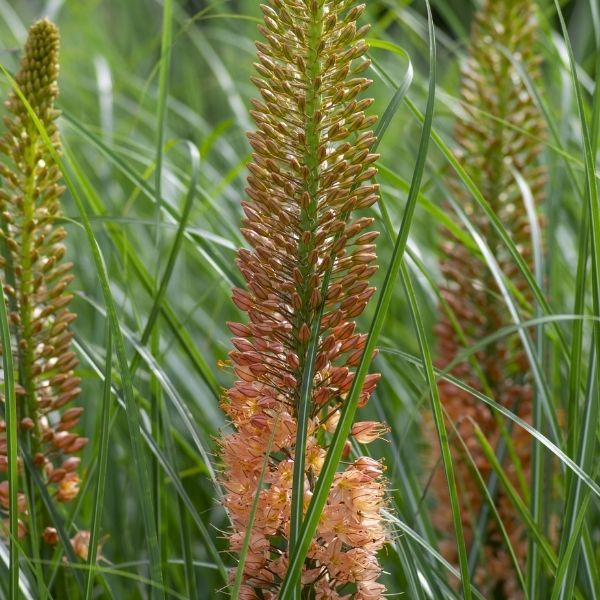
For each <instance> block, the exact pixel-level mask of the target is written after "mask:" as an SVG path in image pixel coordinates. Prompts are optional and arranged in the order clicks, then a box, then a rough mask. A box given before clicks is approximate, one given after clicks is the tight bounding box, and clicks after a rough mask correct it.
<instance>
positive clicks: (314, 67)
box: [220, 0, 385, 598]
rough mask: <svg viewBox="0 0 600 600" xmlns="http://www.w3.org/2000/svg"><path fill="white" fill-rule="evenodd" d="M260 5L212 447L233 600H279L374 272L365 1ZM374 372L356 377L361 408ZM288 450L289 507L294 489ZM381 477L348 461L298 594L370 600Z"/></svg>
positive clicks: (359, 341)
mask: <svg viewBox="0 0 600 600" xmlns="http://www.w3.org/2000/svg"><path fill="white" fill-rule="evenodd" d="M261 8H262V10H263V13H264V25H263V26H261V27H260V31H261V33H262V34H263V35H264V38H265V41H264V42H258V43H257V49H258V62H257V63H256V65H255V66H256V70H257V71H258V74H259V77H256V78H254V79H253V81H254V83H255V85H256V86H257V88H258V90H259V92H260V95H261V96H262V99H260V100H253V111H252V117H253V119H254V121H255V123H256V127H257V128H256V131H254V132H253V133H250V134H249V135H248V137H249V140H250V144H251V145H252V148H253V150H254V153H253V159H252V162H251V163H250V165H249V167H248V168H249V171H250V175H249V177H248V188H247V190H246V191H247V195H248V200H247V201H244V202H243V203H242V207H243V210H244V213H245V218H244V220H243V224H242V233H243V235H244V237H245V238H246V240H247V242H248V244H249V245H250V249H241V250H240V251H239V252H238V258H237V264H238V266H239V268H240V270H241V272H242V275H243V276H244V278H245V280H246V282H247V287H246V289H235V290H234V292H233V301H234V303H235V305H236V306H237V307H238V308H239V309H240V310H242V311H244V312H246V313H247V315H248V321H247V322H246V323H230V324H229V327H230V329H231V331H232V332H233V334H234V336H235V337H234V338H233V345H234V346H235V350H234V351H232V352H231V353H230V357H231V360H232V363H233V365H234V371H235V374H236V375H237V377H238V380H237V381H236V382H235V384H234V385H233V387H232V388H231V389H229V390H228V392H227V393H226V395H225V396H224V398H223V409H224V410H225V412H226V413H227V415H228V416H229V418H230V420H231V424H232V426H233V433H229V434H226V435H224V436H223V437H222V439H221V440H220V444H221V457H222V460H223V463H224V470H223V475H222V481H223V484H224V487H225V490H226V495H225V506H226V508H227V509H228V511H229V513H230V516H231V519H232V523H233V532H232V533H231V534H230V536H229V540H230V548H231V550H232V551H233V552H236V553H237V552H240V551H241V549H242V547H243V545H244V539H245V537H247V536H248V539H249V544H248V553H247V555H246V558H245V562H244V565H243V573H242V583H243V585H242V587H241V596H240V597H244V598H275V597H277V593H278V589H279V585H280V583H281V580H282V578H283V576H284V575H285V572H286V568H287V562H288V558H289V547H290V540H291V538H293V533H292V532H291V531H290V528H291V523H292V521H293V520H294V518H293V516H292V513H291V509H292V505H299V507H300V508H301V509H302V507H304V508H306V506H307V504H308V502H309V501H310V498H311V495H312V490H313V489H314V486H315V483H316V481H317V479H318V477H319V473H320V470H321V467H322V465H323V461H324V458H325V455H326V452H327V448H328V445H329V440H330V437H331V433H332V432H333V430H334V429H335V426H336V423H337V418H338V415H339V409H340V407H341V406H342V405H343V402H344V400H345V397H346V395H347V393H348V391H349V389H350V387H351V384H352V381H353V377H354V373H353V367H355V366H356V365H357V363H358V361H359V359H360V356H361V353H362V349H363V347H364V344H365V340H366V335H364V334H361V333H358V332H357V331H356V326H355V323H354V319H355V318H356V317H358V316H359V315H360V314H361V313H362V312H363V310H364V308H365V307H366V305H367V303H368V301H369V299H370V297H371V296H372V295H373V293H374V291H375V290H374V288H372V287H370V286H369V283H368V280H369V277H370V276H371V275H372V274H373V273H374V272H375V270H376V268H377V267H376V266H375V265H374V264H373V262H374V260H375V258H376V255H375V246H374V241H375V239H376V237H377V232H374V231H370V230H369V226H370V225H371V223H372V221H373V219H371V218H369V217H366V216H359V215H357V214H356V212H357V211H360V210H361V209H365V208H368V207H369V206H371V205H372V204H373V203H374V202H376V200H377V189H378V187H377V185H375V184H372V183H371V180H372V178H373V176H374V175H375V173H376V170H375V168H374V167H373V166H372V164H373V163H374V162H375V161H376V159H377V155H375V154H372V153H371V152H370V148H371V146H372V145H373V143H374V142H375V136H374V134H373V132H372V131H371V127H372V126H373V124H374V123H375V121H376V117H374V116H367V115H366V114H365V110H366V109H367V108H368V107H369V106H370V105H371V103H372V100H371V99H369V98H361V97H360V94H361V93H362V92H363V91H364V90H365V89H366V88H367V87H368V86H369V85H370V84H371V81H370V80H368V79H366V78H364V77H363V76H362V73H363V72H364V71H365V70H366V68H367V67H368V65H369V62H368V61H367V60H365V59H364V58H363V57H364V54H365V52H366V51H367V44H366V42H365V41H364V35H365V33H366V31H367V30H368V27H367V26H363V27H358V26H357V19H358V18H359V17H360V16H361V14H362V13H363V11H364V5H360V6H353V2H352V1H349V0H332V1H329V2H326V1H323V0H272V3H271V6H262V7H261ZM321 313H322V318H321V320H320V326H319V327H318V335H317V338H316V339H314V336H313V334H312V333H311V332H312V331H313V330H315V331H316V326H315V321H316V319H318V318H319V315H320V314H321ZM313 347H316V359H315V362H314V376H313V377H312V378H310V377H309V379H310V381H308V384H309V394H308V399H309V404H308V410H307V420H306V421H303V422H302V423H301V424H302V425H303V427H304V426H305V427H306V432H307V435H306V438H305V439H302V434H301V435H300V438H301V439H300V442H301V446H302V448H297V447H296V442H297V432H298V425H299V423H298V419H299V418H302V417H301V415H299V407H300V403H301V398H302V397H303V389H302V382H303V379H304V378H305V374H306V370H307V369H308V368H309V367H310V349H311V348H313ZM309 374H310V371H309ZM378 378H379V375H377V374H373V375H370V376H368V378H367V380H366V381H365V384H364V387H363V390H362V396H361V405H364V404H365V403H366V402H367V400H368V398H369V396H370V394H371V393H372V391H373V390H374V388H375V385H376V382H377V380H378ZM300 431H302V429H301V430H300ZM384 431H385V428H384V426H383V425H382V424H380V423H377V422H362V423H356V424H355V425H354V428H353V431H352V435H353V436H354V438H355V439H356V440H357V441H358V442H363V443H368V442H371V441H373V440H375V439H377V438H378V437H379V436H380V435H381V434H382V433H383V432H384ZM302 442H304V443H302ZM349 449H350V448H349ZM297 452H298V456H299V457H300V458H299V459H298V460H299V462H300V463H301V471H302V472H303V474H304V477H303V479H304V484H303V486H302V485H301V487H302V488H303V490H302V496H303V497H301V498H298V497H297V496H296V497H295V498H294V497H293V494H292V482H293V479H294V466H295V459H296V455H297ZM302 457H303V458H304V460H302ZM263 466H265V467H266V468H265V472H264V480H263V481H261V472H262V471H263ZM298 468H299V467H296V470H298ZM382 471H383V467H382V465H381V464H380V463H379V462H378V461H376V460H374V459H371V458H367V457H358V458H356V459H355V460H354V461H352V462H350V463H349V464H347V465H346V467H345V468H344V470H343V471H340V472H339V473H337V475H336V478H335V481H334V484H333V486H332V489H331V492H330V496H329V500H328V503H327V506H326V508H325V510H324V512H323V515H322V517H321V521H320V523H319V527H318V529H317V535H316V536H315V538H314V540H313V542H312V544H311V546H310V549H309V552H308V555H307V558H306V561H305V564H304V568H303V573H302V586H303V588H304V589H305V593H307V594H312V595H311V596H310V597H315V598H339V597H349V596H353V597H355V598H379V597H380V596H381V594H382V593H383V592H384V591H385V588H384V587H383V585H381V584H379V583H377V581H376V580H377V578H378V576H379V574H380V566H379V564H378V561H377V557H376V552H377V551H378V550H379V549H380V548H381V547H382V546H383V544H384V541H385V531H384V527H383V523H382V518H381V515H380V510H381V508H382V505H383V497H384V488H383V480H382V478H381V475H382ZM261 484H262V487H261ZM257 494H258V497H257V509H256V512H255V513H254V514H252V504H253V500H254V498H255V497H256V496H257ZM251 514H252V517H253V518H251ZM300 516H301V515H300Z"/></svg>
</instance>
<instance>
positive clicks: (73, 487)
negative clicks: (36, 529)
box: [0, 20, 87, 540]
mask: <svg viewBox="0 0 600 600" xmlns="http://www.w3.org/2000/svg"><path fill="white" fill-rule="evenodd" d="M58 51H59V34H58V29H57V28H56V26H55V25H54V24H53V23H51V22H50V21H48V20H42V21H38V22H36V23H34V24H33V25H32V27H31V28H30V30H29V36H28V39H27V44H26V46H25V54H24V57H23V58H22V60H21V68H20V70H19V72H18V73H17V75H16V78H15V79H16V82H17V84H18V86H19V89H20V91H21V93H22V94H23V96H24V97H25V98H26V100H27V102H28V103H29V105H30V107H31V109H32V110H33V111H34V112H35V114H36V115H37V117H38V118H39V120H40V122H41V124H42V125H43V126H44V128H45V130H46V132H47V134H48V136H49V138H50V140H51V143H52V145H53V147H54V149H55V150H57V151H58V150H59V148H60V139H59V132H58V128H57V126H56V123H55V120H56V117H57V116H58V111H56V110H55V108H54V102H55V99H56V97H57V94H58V86H57V77H58ZM6 107H7V109H8V111H9V113H11V116H10V117H7V118H6V119H5V124H6V129H7V131H6V133H5V134H4V135H3V136H2V138H1V139H0V152H1V153H2V154H4V155H5V157H6V159H5V160H4V161H3V162H2V163H0V175H1V176H2V179H3V182H2V188H1V189H0V242H1V246H2V248H3V256H2V258H1V259H0V266H1V268H2V284H3V286H4V291H5V293H6V295H7V300H8V306H9V321H10V328H11V332H10V333H11V340H12V343H13V348H12V352H13V361H14V364H15V381H16V382H17V385H16V392H17V401H18V406H17V410H18V418H19V425H20V429H21V432H22V436H28V437H29V447H30V448H31V453H32V460H33V463H34V464H35V465H36V466H37V467H38V468H39V469H40V471H41V474H42V476H43V478H44V481H45V482H46V484H47V486H48V487H49V489H50V490H51V492H52V493H53V495H54V497H55V498H56V500H57V501H59V502H69V501H71V500H73V498H75V496H76V495H77V493H78V491H79V484H80V480H79V476H78V474H77V469H78V466H79V463H80V458H78V457H77V456H75V454H77V452H79V451H80V450H81V449H82V448H83V447H84V446H85V444H86V442H87V440H86V438H83V437H80V436H79V435H78V434H77V433H75V432H74V431H73V429H74V428H75V426H76V425H77V423H78V422H79V420H80V418H81V414H82V411H83V409H82V408H80V407H71V408H69V407H68V405H69V404H70V403H71V402H72V400H73V399H74V398H75V397H76V396H77V395H78V394H79V392H80V391H81V390H80V387H79V385H80V380H79V378H78V377H77V376H76V375H75V374H74V369H75V367H76V365H77V358H76V356H75V353H74V352H73V351H72V350H71V340H72V337H73V333H72V332H71V331H70V329H69V325H70V323H71V322H72V321H73V320H74V319H75V315H74V314H73V313H72V312H70V311H69V309H68V305H69V303H70V301H71V299H72V297H73V295H72V294H70V293H69V292H68V290H67V288H68V286H69V284H70V283H71V281H72V279H73V276H72V275H71V274H70V271H71V268H72V263H69V262H64V261H63V257H64V255H65V246H64V245H63V244H62V242H63V240H64V238H65V236H66V232H65V229H64V228H63V227H61V226H59V225H58V224H57V221H58V219H60V216H61V208H60V196H61V194H62V192H63V190H64V188H63V186H61V185H60V183H59V180H60V170H59V168H58V166H57V165H56V163H55V161H54V159H53V157H52V153H51V152H50V150H49V149H48V147H47V146H46V142H45V141H44V139H43V136H42V135H41V134H40V132H39V130H38V128H37V126H36V124H35V122H34V120H33V119H32V118H31V116H30V114H29V112H28V109H27V106H26V104H25V103H24V102H23V100H22V98H21V97H20V96H19V95H18V94H16V93H11V95H10V96H9V99H8V101H7V102H6ZM5 430H6V425H5V423H4V422H0V473H2V472H5V471H6V469H7V456H6V452H7V440H6V431H5ZM20 466H21V468H22V465H20ZM19 499H20V500H19V506H18V510H19V513H21V514H22V516H23V515H24V513H25V512H26V506H25V497H24V495H23V494H19ZM7 509H8V482H7V481H2V482H0V511H6V510H7ZM21 526H22V533H23V534H25V533H26V525H25V523H24V522H23V521H22V522H21ZM50 529H51V528H50V527H49V530H50ZM44 539H46V540H52V539H54V536H52V535H51V534H50V533H48V531H47V532H46V533H45V534H44Z"/></svg>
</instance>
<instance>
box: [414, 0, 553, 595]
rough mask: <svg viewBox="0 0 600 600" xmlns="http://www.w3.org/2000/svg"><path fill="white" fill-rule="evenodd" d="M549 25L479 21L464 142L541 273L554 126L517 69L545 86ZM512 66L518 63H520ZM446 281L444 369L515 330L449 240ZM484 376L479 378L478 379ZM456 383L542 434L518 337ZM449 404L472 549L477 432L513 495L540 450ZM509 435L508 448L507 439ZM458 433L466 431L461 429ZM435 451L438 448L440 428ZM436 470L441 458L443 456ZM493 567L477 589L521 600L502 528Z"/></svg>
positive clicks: (485, 469)
mask: <svg viewBox="0 0 600 600" xmlns="http://www.w3.org/2000/svg"><path fill="white" fill-rule="evenodd" d="M537 29H538V23H537V18H536V13H535V4H534V3H532V2H528V1H526V0H486V1H485V2H484V3H483V5H482V7H481V8H480V9H479V10H478V12H477V13H476V15H475V19H474V24H473V29H472V34H471V46H470V54H469V57H468V58H467V62H466V65H465V68H464V71H463V78H462V87H461V99H462V101H463V102H462V108H463V110H464V113H462V114H461V116H460V118H459V119H458V121H457V124H456V130H455V138H456V141H457V143H458V151H459V153H460V157H461V160H462V162H463V164H464V166H465V169H466V170H467V172H468V173H469V175H470V176H471V177H472V178H473V180H474V182H475V183H476V184H477V186H478V188H479V189H480V190H481V192H482V194H483V196H484V197H485V199H486V200H487V201H488V202H489V204H490V206H491V207H492V209H493V210H494V211H495V213H496V214H497V216H498V217H499V219H500V220H501V221H502V223H503V225H504V227H505V229H506V231H507V232H509V234H510V235H511V237H512V239H513V241H514V243H515V245H516V246H517V248H518V249H519V251H520V252H521V254H522V256H523V258H524V259H525V260H526V261H527V262H528V263H529V264H530V266H532V261H533V256H532V254H533V251H532V240H531V223H530V221H529V218H528V214H527V210H526V206H525V202H524V199H523V196H522V192H521V190H520V188H519V185H518V182H517V179H516V176H515V173H519V174H520V175H521V176H522V177H523V179H524V180H525V181H526V182H527V184H528V186H529V188H530V190H531V193H532V196H533V198H534V201H535V203H536V205H537V206H538V207H539V205H540V204H541V203H542V201H543V188H544V184H545V174H544V170H543V168H541V167H540V165H539V154H540V152H541V149H542V147H543V141H542V140H543V138H544V123H543V120H542V119H541V116H540V115H539V112H538V109H537V106H536V104H535V102H534V99H533V98H532V96H531V94H530V92H529V90H528V88H527V86H526V84H525V83H524V82H523V80H522V78H521V76H520V74H519V71H518V69H517V67H516V66H515V64H514V63H513V62H512V60H518V61H519V62H520V63H521V64H522V66H523V68H524V69H525V71H526V72H527V73H528V75H529V77H531V78H532V80H533V81H536V80H537V79H539V77H540V70H539V57H538V55H537V54H536V46H535V40H536V37H537ZM511 59H512V60H511ZM451 184H452V191H453V193H454V196H455V197H456V199H457V200H458V201H459V202H460V203H461V205H462V206H463V208H464V209H465V211H466V212H467V214H468V215H469V218H470V219H471V220H472V221H473V222H474V223H475V224H476V225H477V227H478V228H479V230H480V231H481V232H482V234H483V235H484V236H485V238H486V242H487V244H488V246H489V247H490V249H491V250H492V252H493V253H494V254H495V257H496V260H497V261H498V264H499V265H500V268H501V269H502V270H503V271H504V273H505V275H506V276H507V277H509V278H510V279H511V281H512V282H513V284H514V285H515V287H516V288H517V289H518V290H519V292H520V293H521V295H522V298H523V299H524V303H523V304H524V306H523V310H524V312H525V313H528V314H531V307H532V305H533V296H532V293H531V290H530V289H529V287H528V285H527V282H526V281H525V279H524V278H522V277H521V276H520V274H518V273H517V272H516V271H515V267H514V262H513V261H512V258H511V256H510V255H509V254H508V252H507V251H506V248H505V247H504V246H503V245H502V244H501V242H500V241H499V239H498V238H497V237H496V236H495V234H494V231H493V229H492V227H491V225H490V223H489V219H488V217H487V216H485V215H484V214H483V212H482V211H481V212H480V211H479V209H478V208H477V207H476V206H475V204H474V203H473V200H472V199H471V197H470V196H468V195H467V194H466V192H465V191H464V189H463V188H462V186H461V185H460V183H459V182H458V181H456V180H454V181H451ZM444 235H445V236H446V238H447V240H446V241H445V242H444V244H443V246H442V253H443V259H442V263H441V270H442V273H443V275H444V278H445V282H446V283H445V286H444V287H443V288H442V297H443V299H444V300H445V302H446V303H447V305H448V308H449V309H450V313H451V315H452V316H450V315H449V314H443V315H441V316H440V319H439V321H438V324H437V326H436V334H437V340H438V355H439V360H438V367H439V368H440V369H444V368H446V367H447V366H448V365H450V364H451V363H453V362H454V360H455V357H456V356H457V355H458V354H459V353H460V352H461V351H462V350H463V349H465V348H468V347H469V346H470V345H472V344H474V343H476V342H477V341H479V340H481V339H483V338H485V337H486V336H489V335H491V334H493V333H494V332H496V331H498V329H500V328H501V327H503V326H506V325H510V324H511V319H510V315H509V313H508V311H507V309H506V306H505V305H504V303H503V302H502V300H501V294H500V291H499V289H498V287H497V285H496V283H495V281H494V279H493V276H492V274H491V273H490V271H489V270H488V269H487V267H486V265H484V264H483V263H482V262H481V260H480V259H479V258H478V257H477V256H475V255H474V254H473V253H472V252H471V251H470V250H469V249H468V248H466V247H465V246H464V245H462V244H461V243H460V241H458V240H455V239H453V238H451V237H450V234H449V233H448V232H445V234H444ZM476 365H478V366H479V368H477V367H476ZM452 374H453V375H454V376H456V377H458V378H459V379H461V380H462V381H464V382H465V383H467V384H468V385H470V386H472V387H474V388H475V389H477V390H480V391H483V392H484V393H486V394H488V395H490V396H491V397H492V398H493V399H494V400H496V401H497V402H499V403H500V404H502V405H504V406H505V407H507V408H508V409H510V410H511V411H513V412H514V413H515V414H516V415H518V416H519V417H521V418H522V419H524V420H525V421H527V422H530V423H531V418H532V394H533V391H532V382H531V378H530V376H529V366H528V362H527V359H526V356H525V353H524V351H523V349H522V346H521V344H520V340H519V337H518V335H517V334H515V335H511V336H508V337H505V338H502V339H501V340H497V341H495V342H494V343H493V344H490V345H488V346H486V348H485V349H482V350H481V351H479V352H478V353H477V354H476V357H474V359H473V361H472V362H469V361H465V362H461V363H460V364H458V365H456V366H455V367H454V368H453V369H452ZM439 386H440V397H441V401H442V404H443V406H444V409H445V411H446V415H447V421H448V427H449V439H450V443H451V448H452V452H453V458H454V465H455V469H456V476H457V482H458V484H459V488H460V489H459V496H460V497H459V500H460V503H461V515H462V518H463V528H464V533H465V539H466V542H467V545H468V546H470V545H472V544H475V543H479V541H476V540H475V536H474V532H475V528H476V527H477V524H478V519H479V518H480V514H481V510H482V508H483V506H484V505H485V503H486V499H485V496H484V495H483V493H482V492H481V491H480V489H479V487H478V484H477V480H476V479H475V478H474V477H473V475H472V473H471V470H470V464H471V463H470V461H469V460H468V458H467V457H466V450H465V446H466V448H467V449H468V451H469V453H470V454H471V456H472V459H473V460H474V462H475V466H476V467H477V468H478V469H479V471H480V473H481V476H482V477H483V479H484V481H486V482H487V481H488V479H489V477H490V475H491V474H492V467H491V465H490V464H489V462H488V460H487V459H486V457H485V454H484V452H483V450H482V448H481V446H480V445H479V443H478V441H477V438H476V436H475V433H474V424H476V425H477V426H478V427H479V428H480V429H481V430H482V432H483V433H484V435H485V436H486V438H487V439H488V441H489V443H490V444H491V446H492V447H493V448H494V449H496V450H497V449H498V448H500V447H501V445H502V444H508V445H509V447H508V449H507V452H506V453H505V454H506V456H507V458H506V459H505V463H508V461H509V460H510V461H511V462H512V466H511V468H509V469H507V472H508V474H509V479H510V481H511V483H512V484H513V485H514V486H515V487H516V488H517V489H522V488H523V483H524V482H525V483H526V482H527V481H528V480H529V474H530V458H531V438H530V436H529V434H528V433H526V432H525V431H524V430H523V429H521V428H520V427H512V426H511V425H509V424H506V423H505V424H502V422H501V421H500V420H499V419H498V417H497V416H496V415H494V413H492V411H491V410H489V409H488V407H486V406H485V405H483V404H482V403H481V402H480V401H478V400H476V399H475V398H473V397H472V396H471V395H470V394H469V393H467V392H465V391H463V390H461V389H459V388H457V387H455V386H454V385H453V384H451V383H449V382H447V381H442V382H440V384H439ZM503 427H506V429H507V435H506V436H504V437H503V435H502V428H503ZM453 428H456V431H455V430H454V429H453ZM426 433H427V436H428V437H429V439H432V440H433V439H436V433H435V429H434V427H433V424H432V423H431V421H429V424H428V427H427V432H426ZM433 446H434V448H433V452H432V456H431V464H432V465H434V464H436V462H437V461H438V458H439V450H438V448H437V445H436V444H435V443H434V444H433ZM432 488H433V492H434V495H435V497H436V499H437V502H438V506H437V508H436V510H435V512H434V516H433V521H434V524H435V525H436V527H437V529H438V530H439V531H440V532H441V533H443V534H445V533H446V532H448V531H451V530H452V515H451V512H450V510H449V502H448V492H447V484H446V481H445V477H444V474H443V473H442V472H441V471H440V470H439V469H438V470H437V471H436V473H435V474H434V477H433V482H432ZM495 502H496V506H497V507H498V513H499V515H500V518H501V519H502V522H503V525H504V527H505V528H506V531H507V533H508V536H509V538H510V542H511V545H512V547H513V549H514V550H515V555H516V557H517V560H518V561H519V562H520V563H521V566H522V565H523V564H524V563H525V559H526V553H527V542H526V540H525V530H524V528H523V524H522V522H521V520H520V518H519V516H518V513H517V511H516V509H515V508H514V507H513V506H512V504H511V502H510V500H509V498H508V496H507V495H506V493H505V492H504V491H503V490H502V489H499V490H498V491H497V492H496V499H495ZM442 547H443V549H444V554H445V555H446V557H447V558H448V559H449V560H450V561H452V562H454V563H456V562H457V558H458V557H457V551H456V548H455V546H454V544H453V542H452V540H450V539H445V540H443V541H442ZM480 553H481V555H482V558H481V559H480V560H479V563H478V567H477V569H476V572H475V581H476V583H477V584H478V586H480V591H481V592H482V593H483V595H484V596H485V597H492V596H493V597H496V595H498V597H502V598H520V597H521V596H520V591H519V581H518V578H517V576H516V571H515V568H514V565H513V563H512V561H511V558H510V555H509V553H508V551H507V548H506V545H505V543H504V540H503V539H502V536H501V532H500V529H499V527H498V525H497V523H496V521H495V520H494V518H493V517H492V516H490V517H489V518H488V519H487V526H486V528H485V531H484V532H483V542H482V546H481V548H480Z"/></svg>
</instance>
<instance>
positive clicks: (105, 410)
mask: <svg viewBox="0 0 600 600" xmlns="http://www.w3.org/2000/svg"><path fill="white" fill-rule="evenodd" d="M111 385H112V338H111V334H110V329H109V330H108V335H107V340H106V362H105V365H104V393H103V394H102V413H101V416H100V422H101V424H100V439H99V440H98V469H97V470H98V472H97V475H96V477H97V482H96V491H95V494H94V504H93V508H92V524H91V526H90V546H89V550H88V561H87V564H88V567H89V571H88V572H87V577H86V583H85V598H86V600H91V598H92V591H93V583H94V569H95V568H96V558H97V554H98V534H99V531H100V523H101V522H102V503H103V501H104V491H105V488H106V472H107V465H108V442H109V420H110V395H111Z"/></svg>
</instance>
